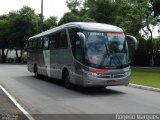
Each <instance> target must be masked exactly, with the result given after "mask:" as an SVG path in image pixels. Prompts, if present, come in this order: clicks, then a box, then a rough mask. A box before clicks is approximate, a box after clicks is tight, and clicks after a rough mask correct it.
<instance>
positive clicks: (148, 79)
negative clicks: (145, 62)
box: [131, 69, 160, 88]
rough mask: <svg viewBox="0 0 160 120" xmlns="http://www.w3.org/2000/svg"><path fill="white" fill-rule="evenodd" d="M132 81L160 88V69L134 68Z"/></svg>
mask: <svg viewBox="0 0 160 120" xmlns="http://www.w3.org/2000/svg"><path fill="white" fill-rule="evenodd" d="M131 83H133V84H139V85H145V86H150V87H155V88H160V71H158V70H138V69H133V70H132V75H131Z"/></svg>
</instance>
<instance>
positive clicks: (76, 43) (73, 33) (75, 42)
mask: <svg viewBox="0 0 160 120" xmlns="http://www.w3.org/2000/svg"><path fill="white" fill-rule="evenodd" d="M78 32H79V29H76V28H72V29H69V37H70V41H71V45H72V52H73V56H74V57H75V58H76V59H77V60H79V61H80V62H82V60H83V52H82V46H81V40H80V37H79V36H78V34H77V33H78Z"/></svg>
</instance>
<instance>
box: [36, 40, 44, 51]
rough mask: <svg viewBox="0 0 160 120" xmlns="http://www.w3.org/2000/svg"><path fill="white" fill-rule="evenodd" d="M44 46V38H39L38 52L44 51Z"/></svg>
mask: <svg viewBox="0 0 160 120" xmlns="http://www.w3.org/2000/svg"><path fill="white" fill-rule="evenodd" d="M42 44H43V38H38V42H37V49H38V50H41V49H42Z"/></svg>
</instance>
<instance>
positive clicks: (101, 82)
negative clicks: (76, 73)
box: [83, 71, 131, 87]
mask: <svg viewBox="0 0 160 120" xmlns="http://www.w3.org/2000/svg"><path fill="white" fill-rule="evenodd" d="M130 75H131V72H130V71H128V72H126V73H125V74H124V75H123V77H115V78H114V77H113V76H114V75H113V76H112V75H110V78H105V77H103V78H102V77H95V76H92V75H88V74H86V73H84V75H83V80H84V81H83V86H84V87H92V86H117V85H126V86H127V85H128V84H129V81H130Z"/></svg>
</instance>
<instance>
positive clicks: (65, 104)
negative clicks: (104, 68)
mask: <svg viewBox="0 0 160 120" xmlns="http://www.w3.org/2000/svg"><path fill="white" fill-rule="evenodd" d="M0 84H1V85H2V86H3V87H5V88H6V90H7V91H8V92H9V93H10V94H11V95H12V96H13V97H14V98H15V99H16V100H17V101H18V102H19V103H20V104H21V105H22V106H23V107H24V108H25V110H27V111H28V112H29V113H30V114H111V113H136V114H139V113H145V114H148V113H150V114H151V113H153V114H155V113H160V93H158V92H153V91H146V90H141V89H137V88H131V87H127V86H115V87H107V88H106V89H83V88H80V87H75V88H73V89H71V90H68V89H66V88H64V87H63V86H62V84H61V82H58V81H54V80H41V79H35V78H34V76H33V73H29V72H28V71H27V67H26V66H25V65H6V64H5V65H2V64H0Z"/></svg>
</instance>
